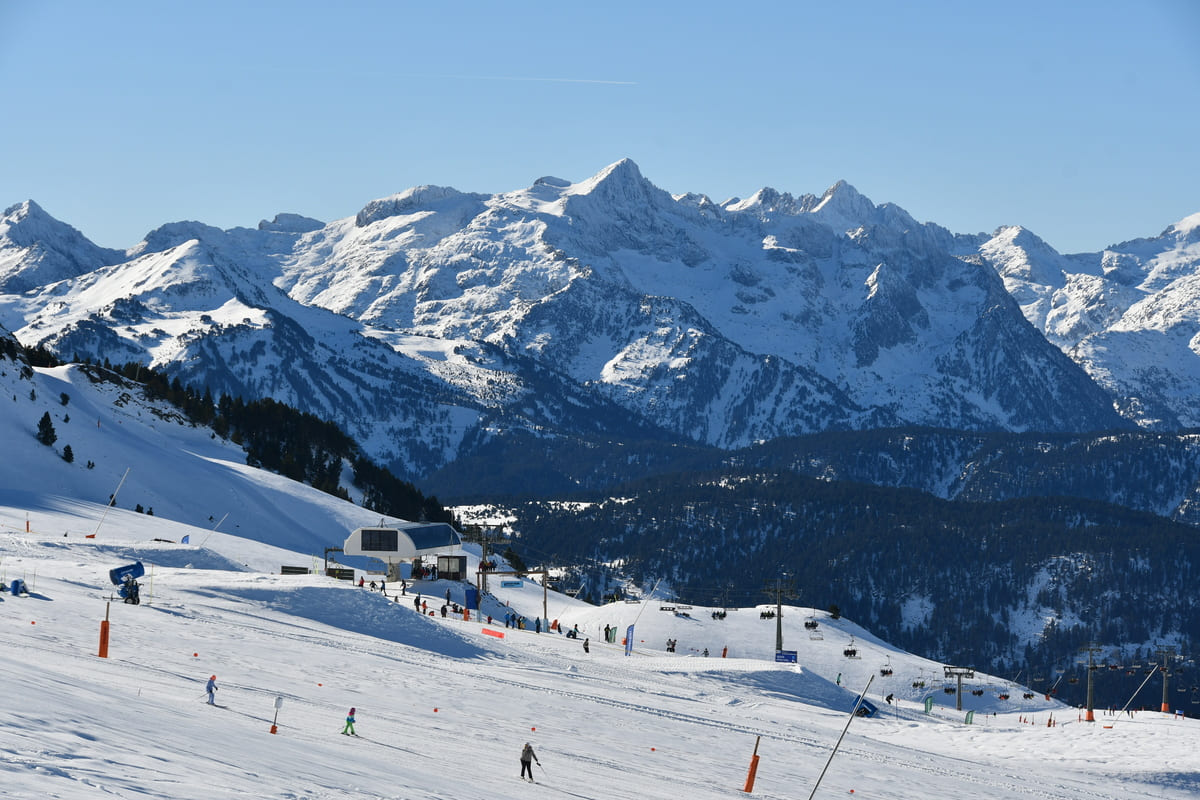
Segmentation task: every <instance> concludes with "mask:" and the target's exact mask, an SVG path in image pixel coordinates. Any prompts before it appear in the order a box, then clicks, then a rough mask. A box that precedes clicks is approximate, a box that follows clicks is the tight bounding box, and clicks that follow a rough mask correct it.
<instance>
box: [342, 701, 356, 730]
mask: <svg viewBox="0 0 1200 800" xmlns="http://www.w3.org/2000/svg"><path fill="white" fill-rule="evenodd" d="M342 733H344V734H346V735H347V736H358V734H357V733H355V732H354V709H353V708H352V709H350V713H349V714H347V715H346V726H345V727H344V728H342Z"/></svg>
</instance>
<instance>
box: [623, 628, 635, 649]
mask: <svg viewBox="0 0 1200 800" xmlns="http://www.w3.org/2000/svg"><path fill="white" fill-rule="evenodd" d="M625 655H627V656H630V655H633V626H632V625H630V626H629V627H628V628H627V629H626V630H625Z"/></svg>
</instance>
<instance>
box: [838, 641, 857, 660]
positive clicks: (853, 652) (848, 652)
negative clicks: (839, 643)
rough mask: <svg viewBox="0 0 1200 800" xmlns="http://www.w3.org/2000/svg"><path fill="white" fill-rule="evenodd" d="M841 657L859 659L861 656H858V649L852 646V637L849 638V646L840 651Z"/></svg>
mask: <svg viewBox="0 0 1200 800" xmlns="http://www.w3.org/2000/svg"><path fill="white" fill-rule="evenodd" d="M842 655H844V656H845V657H846V658H854V659H857V658H861V656H859V654H858V648H857V647H855V646H854V637H853V636H851V637H850V644H849V645H848V646H847V647H846V649H845V650H843V651H842Z"/></svg>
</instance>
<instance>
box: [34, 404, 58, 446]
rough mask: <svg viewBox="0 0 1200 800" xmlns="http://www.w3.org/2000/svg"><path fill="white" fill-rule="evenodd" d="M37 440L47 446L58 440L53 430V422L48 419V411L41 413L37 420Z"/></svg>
mask: <svg viewBox="0 0 1200 800" xmlns="http://www.w3.org/2000/svg"><path fill="white" fill-rule="evenodd" d="M37 440H38V441H39V442H41V443H42V444H44V445H46V446H47V447H49V446H50V445H52V444H54V443H55V442H56V441H58V434H57V433H55V432H54V422H53V420H51V419H50V412H49V411H47V412H46V413H45V414H42V418H41V419H40V420H38V426H37Z"/></svg>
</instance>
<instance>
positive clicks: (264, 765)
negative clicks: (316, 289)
mask: <svg viewBox="0 0 1200 800" xmlns="http://www.w3.org/2000/svg"><path fill="white" fill-rule="evenodd" d="M3 497H4V495H0V498H3ZM49 505H50V504H46V505H45V506H43V507H40V508H37V509H35V510H32V511H27V510H26V509H23V508H21V507H19V506H15V505H12V504H11V500H5V501H4V502H3V503H0V525H2V529H0V558H2V561H0V571H2V572H3V575H4V579H5V582H6V583H11V582H12V581H13V579H21V580H22V581H24V582H25V583H26V585H27V586H28V588H29V594H28V595H22V596H12V595H11V594H5V595H2V597H3V599H2V600H0V669H2V670H3V674H4V676H5V677H4V680H5V686H6V691H5V698H6V700H5V703H4V705H3V709H2V711H0V720H2V724H3V729H4V731H5V735H4V736H3V737H0V787H2V791H3V794H4V795H5V796H7V797H30V798H32V797H37V798H47V797H49V798H67V799H70V798H93V797H98V796H102V795H107V796H113V797H128V798H132V797H138V798H159V797H161V798H206V799H207V800H212V799H213V798H224V797H243V796H256V797H278V798H297V797H303V798H335V797H350V796H355V797H359V798H384V797H386V798H394V797H402V798H467V797H487V798H528V797H530V796H534V797H539V796H563V795H565V796H568V797H576V798H597V799H599V798H605V799H606V800H607V799H608V798H677V797H681V796H687V797H692V798H709V797H734V796H742V795H743V792H742V791H741V790H742V789H743V788H744V785H745V781H746V778H747V770H748V766H749V763H750V758H751V754H752V753H753V751H754V748H755V744H756V742H757V744H758V755H759V757H760V759H761V762H760V764H759V766H758V770H757V776H756V783H755V787H754V792H753V794H755V795H757V796H761V797H778V798H783V797H787V798H792V797H797V796H807V794H808V792H810V791H811V788H812V786H813V782H814V781H815V780H816V778H817V776H818V775H819V774H820V773H821V770H822V768H823V767H824V766H825V763H826V761H827V760H828V759H829V756H830V753H831V748H832V747H833V745H834V743H835V742H836V741H837V738H838V736H839V734H840V733H841V731H842V728H843V727H844V726H845V725H846V722H847V720H848V716H847V713H848V711H849V710H850V709H851V708H852V707H853V705H854V703H855V697H856V693H857V692H858V691H860V690H862V689H863V688H864V687H865V686H866V685H867V683H868V680H870V681H871V686H870V689H869V690H868V692H867V696H868V698H869V699H870V700H871V701H872V702H873V703H875V705H877V706H878V707H879V709H880V711H879V712H878V714H876V715H875V716H874V717H871V718H856V719H855V720H854V721H853V723H852V724H851V725H850V728H849V732H848V734H847V736H846V739H845V741H844V743H843V744H842V746H841V749H840V750H839V752H838V754H837V756H836V757H835V758H834V760H833V761H832V763H831V765H830V767H829V771H828V774H827V775H826V776H825V778H824V782H823V783H822V785H821V788H820V790H819V793H818V796H823V797H833V796H845V795H847V794H848V793H850V792H851V790H853V792H854V796H855V797H866V798H871V797H877V798H882V797H887V798H928V797H954V798H1027V797H1053V798H1102V797H1103V798H1143V797H1144V798H1150V797H1155V798H1162V797H1194V796H1195V795H1196V792H1197V791H1200V755H1198V751H1200V748H1198V747H1197V745H1198V744H1200V723H1197V721H1196V720H1192V719H1180V718H1175V717H1174V716H1173V715H1171V714H1162V713H1158V712H1145V711H1143V712H1138V713H1137V714H1135V715H1133V716H1132V717H1130V716H1128V715H1123V716H1110V715H1109V714H1108V713H1107V712H1106V711H1105V712H1101V713H1099V714H1098V716H1097V720H1096V722H1093V723H1087V722H1080V721H1079V712H1078V711H1077V710H1075V709H1069V708H1066V707H1064V706H1062V705H1061V704H1058V703H1055V702H1047V701H1046V700H1045V699H1044V698H1042V697H1041V696H1038V697H1035V698H1033V699H1025V698H1024V694H1023V690H1022V689H1021V688H1020V687H1017V686H1015V685H1011V684H1008V683H1006V682H1003V681H998V680H996V679H991V678H986V677H982V676H981V678H980V679H979V680H976V681H968V687H969V688H972V689H974V688H976V687H978V688H982V689H984V692H983V694H982V695H981V696H976V695H974V694H971V693H970V692H967V691H964V697H963V700H964V709H972V708H973V709H975V710H976V714H975V716H974V721H973V724H970V725H968V724H966V723H965V710H964V711H962V712H960V711H956V710H955V709H954V708H953V703H954V698H953V696H951V695H947V694H946V693H945V692H944V691H943V682H942V680H941V665H939V664H936V663H933V662H929V661H926V660H924V659H921V658H918V657H916V656H913V655H910V654H907V653H903V652H900V651H897V650H894V649H892V648H890V647H889V646H888V645H887V644H885V643H883V642H880V641H878V640H876V639H875V638H874V637H872V636H870V635H869V634H868V633H867V632H866V631H863V630H861V629H859V628H858V627H856V626H855V625H853V624H852V623H851V622H849V621H848V620H845V619H841V620H834V619H831V618H830V617H828V615H826V614H824V613H821V612H814V611H811V610H808V609H801V608H793V607H788V606H785V607H784V608H783V618H782V619H783V622H784V624H783V626H782V627H783V634H784V639H785V641H784V647H785V649H794V650H796V651H797V654H798V659H799V663H798V664H796V665H792V664H777V663H775V662H774V661H773V659H772V657H771V655H772V654H773V651H774V644H775V634H776V620H774V619H770V618H763V611H764V610H766V608H767V607H766V606H763V607H760V608H757V609H754V608H744V609H730V610H728V612H727V616H726V617H725V618H723V619H714V618H713V614H712V612H713V611H714V610H715V609H707V608H699V607H693V608H687V607H681V606H677V605H674V604H671V603H669V602H666V601H662V600H647V601H645V602H637V603H627V602H621V603H614V604H610V605H606V606H599V607H594V606H590V605H587V604H584V603H581V602H578V601H575V600H572V599H570V598H568V597H565V596H562V595H558V594H556V593H553V592H548V593H546V595H545V598H546V599H545V601H543V591H542V589H541V587H540V586H537V585H535V584H533V583H532V582H531V581H530V580H528V579H527V578H526V579H516V578H512V577H511V576H505V577H504V580H507V581H510V582H512V581H519V582H520V586H519V587H511V588H509V587H501V586H500V578H501V576H493V577H492V579H491V581H492V584H491V588H492V590H493V596H491V597H487V598H486V599H485V603H484V609H483V613H484V614H489V613H490V614H491V615H492V616H493V622H492V624H490V625H489V624H488V623H487V620H486V619H484V620H483V621H482V622H481V621H480V620H479V619H478V618H472V619H471V620H470V621H464V620H463V618H462V615H461V614H457V615H456V614H453V613H451V614H448V615H447V617H445V618H443V617H441V615H440V606H441V604H442V603H443V602H444V601H445V595H446V591H447V590H448V591H449V592H450V595H451V599H452V602H454V603H461V602H463V600H464V589H465V586H466V584H463V583H460V582H452V581H438V582H418V583H414V584H412V585H410V586H408V587H406V590H407V594H404V595H403V596H400V595H399V590H400V587H399V586H396V585H392V584H389V585H388V586H387V593H386V595H385V594H384V593H382V592H380V591H371V590H370V589H369V588H361V589H360V588H358V587H357V586H356V585H355V584H352V583H349V582H346V581H337V580H334V579H332V578H327V577H324V576H321V575H287V576H284V575H278V574H271V573H268V572H260V571H255V570H251V569H249V568H247V567H244V566H242V565H243V564H245V563H248V562H259V563H261V562H264V561H269V560H272V559H274V560H278V561H281V563H291V564H296V565H305V564H310V563H311V561H312V557H311V556H310V555H306V554H300V553H286V552H285V551H281V550H279V549H278V548H274V547H269V546H265V545H262V544H260V543H257V542H254V541H251V540H248V539H243V538H239V537H235V536H228V535H223V534H212V533H209V532H207V531H205V529H203V528H194V529H191V530H190V532H189V533H190V541H191V543H190V544H187V545H185V544H181V543H180V542H179V536H178V535H179V533H181V532H182V531H183V530H184V528H183V526H179V525H173V526H169V527H168V526H165V525H164V523H163V522H162V521H159V520H156V519H155V518H153V517H147V516H145V515H141V514H134V513H132V512H129V511H124V510H120V509H114V510H112V511H111V513H110V514H109V515H108V517H107V519H106V520H105V522H104V523H103V524H102V525H100V526H99V528H96V527H95V525H94V523H93V518H94V512H95V509H94V508H88V507H85V506H82V505H80V506H72V504H70V503H66V502H61V503H57V504H54V505H55V506H56V507H54V508H51V507H49ZM26 528H28V531H27V530H26ZM84 530H93V531H94V532H95V537H94V538H87V534H86V533H78V532H79V531H84ZM164 531H169V534H170V536H169V537H167V536H162V534H163V533H164ZM64 533H66V535H64ZM167 538H170V539H171V540H170V541H156V540H159V539H167ZM200 542H206V544H205V545H204V546H201V545H200ZM134 560H141V561H142V562H143V563H144V564H145V565H146V569H147V574H146V575H145V576H144V577H143V579H142V583H143V589H142V593H143V594H142V596H143V603H142V604H141V605H128V604H124V603H122V602H121V601H120V599H119V598H114V597H113V594H114V589H115V587H114V586H112V585H111V583H110V582H109V580H108V570H110V569H112V568H113V567H117V566H121V565H124V564H126V563H130V562H131V561H134ZM471 562H472V563H477V561H476V559H475V558H474V557H472V558H471ZM364 577H365V578H372V579H377V578H378V577H379V576H376V575H370V574H367V575H364ZM414 592H420V593H421V595H422V600H424V601H425V602H427V603H428V604H429V606H430V610H431V611H432V610H434V609H437V613H435V614H434V615H432V616H427V615H425V614H421V613H418V612H417V610H416V609H415V607H414V603H413V599H414V595H413V593H414ZM502 602H504V603H508V604H509V607H508V609H506V608H505V607H504V606H502V605H500V603H502ZM543 602H545V604H546V606H547V608H546V610H547V612H548V616H549V617H550V618H551V619H557V620H559V622H560V625H561V626H562V627H573V626H575V625H578V626H579V628H580V631H581V633H580V635H581V637H587V638H588V639H589V650H590V652H587V653H585V652H584V650H583V647H582V639H572V638H569V637H567V636H566V635H564V634H562V633H558V632H542V633H540V634H539V633H535V632H533V631H532V630H516V629H513V628H508V627H506V626H505V624H504V623H503V619H502V617H503V614H504V613H506V611H508V610H511V613H519V614H521V615H523V616H525V617H526V618H527V619H528V620H530V625H532V620H533V619H534V618H535V617H537V616H540V615H541V614H542V608H543ZM106 616H107V618H108V620H109V625H110V641H109V651H108V657H107V658H100V657H98V648H99V635H100V628H101V621H102V620H104V619H105V618H106ZM805 622H817V624H818V627H817V629H816V632H815V634H819V635H820V637H821V638H814V635H815V634H814V631H812V629H810V628H805V627H804V623H805ZM635 623H636V624H635ZM630 624H635V629H634V630H635V633H634V638H633V642H632V645H633V646H632V653H631V654H630V655H626V654H625V648H624V647H622V645H621V644H620V640H621V638H622V637H624V635H625V631H626V629H627V627H628V626H629V625H630ZM605 625H611V626H615V627H616V628H617V629H618V630H619V633H618V635H617V642H616V643H611V644H610V643H604V642H602V641H601V639H602V633H601V630H602V629H603V627H604V626H605ZM851 637H853V638H851ZM668 638H673V639H676V640H677V641H678V643H679V645H678V647H677V652H675V653H674V654H670V653H667V652H666V651H665V644H666V640H667V639H668ZM704 648H707V649H708V651H709V655H708V657H705V656H704V655H702V653H703V649H704ZM724 648H728V655H727V657H724V658H723V657H721V656H722V650H723V649H724ZM851 648H853V649H855V650H856V651H857V655H859V656H860V657H859V658H857V659H850V658H847V657H845V655H844V653H845V651H846V650H847V649H851ZM885 668H886V669H889V670H891V672H892V674H891V675H889V676H886V677H884V676H881V674H880V673H881V671H882V670H883V669H885ZM839 674H840V675H839ZM210 675H216V676H217V686H218V691H217V695H216V699H217V701H218V705H217V706H216V707H213V706H210V705H208V704H207V703H206V702H205V695H204V684H205V681H206V680H207V679H208V677H209V676H210ZM839 677H840V684H841V685H840V686H839ZM921 680H924V681H926V683H927V686H926V687H925V688H923V689H916V688H914V687H913V686H912V684H913V683H914V682H918V681H921ZM1001 692H1008V693H1010V697H1011V699H1009V700H1007V701H1003V700H1000V699H999V697H998V695H999V693H1001ZM887 694H893V695H894V698H893V703H892V704H891V705H889V704H888V703H886V702H885V700H884V699H883V698H884V697H885V696H886V695H887ZM926 696H932V697H933V698H934V700H935V702H936V704H937V705H936V706H935V707H934V709H933V711H932V713H930V714H926V713H924V706H923V704H922V701H923V699H924V697H926ZM351 707H354V708H355V709H356V717H357V731H358V734H359V736H358V738H351V737H349V736H342V735H340V731H341V730H342V725H343V720H344V717H345V715H346V713H347V711H348V709H350V708H351ZM1051 720H1053V721H1054V723H1055V724H1054V726H1053V727H1049V726H1048V723H1050V722H1051ZM273 726H275V728H276V732H275V733H274V734H273V733H272V732H271V731H272V727H273ZM526 741H528V742H530V743H532V745H533V747H534V749H535V751H536V752H537V754H538V757H539V759H540V761H541V765H540V767H538V766H535V771H536V777H537V781H538V785H536V786H531V785H528V784H526V783H522V782H520V781H519V779H518V777H517V775H518V769H519V764H518V760H517V756H518V753H519V751H520V749H521V746H522V744H523V743H524V742H526Z"/></svg>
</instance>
